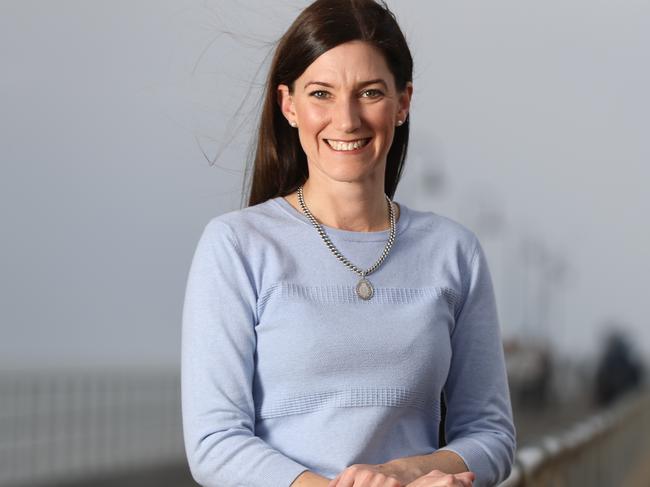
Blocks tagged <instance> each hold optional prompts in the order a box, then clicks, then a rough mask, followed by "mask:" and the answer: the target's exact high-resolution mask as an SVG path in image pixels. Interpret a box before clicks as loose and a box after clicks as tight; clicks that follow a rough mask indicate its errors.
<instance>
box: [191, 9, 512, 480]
mask: <svg viewBox="0 0 650 487" xmlns="http://www.w3.org/2000/svg"><path fill="white" fill-rule="evenodd" d="M412 95H413V60H412V57H411V53H410V51H409V47H408V45H407V43H406V40H405V38H404V35H403V33H402V31H401V30H400V28H399V26H398V24H397V22H396V20H395V17H394V15H393V14H392V13H391V12H390V11H389V9H388V7H387V6H386V5H385V4H383V3H379V2H376V1H373V0H318V1H316V2H314V3H312V4H311V5H309V6H308V7H307V8H306V9H305V10H303V11H302V12H301V13H300V15H299V16H298V17H297V19H296V20H295V21H294V23H293V24H292V25H291V27H290V28H289V30H288V31H287V32H286V33H285V34H284V36H283V37H282V38H281V40H280V41H279V44H278V46H277V49H276V51H275V56H274V58H273V61H272V65H271V67H270V73H269V76H268V81H267V84H266V92H265V95H264V99H263V106H262V113H261V119H260V121H259V130H258V136H257V151H256V154H255V158H254V163H253V168H252V173H251V174H252V175H251V177H250V191H249V205H248V207H246V208H244V209H241V210H238V211H234V212H230V213H227V214H224V215H221V216H218V217H216V218H214V219H213V220H211V221H210V222H209V223H208V224H207V226H206V227H205V229H204V232H203V234H202V236H201V238H200V240H199V243H198V246H197V249H196V252H195V255H194V258H193V262H192V266H191V270H190V273H189V277H188V282H187V290H186V297H185V303H184V309H183V336H182V407H183V428H184V437H185V445H186V451H187V456H188V461H189V465H190V469H191V472H192V474H193V476H194V478H195V479H196V481H197V482H198V483H200V484H201V485H204V486H214V487H217V486H218V487H235V486H238V487H240V486H246V487H285V486H286V487H288V486H290V485H291V486H294V487H298V486H310V487H317V486H322V487H401V486H409V487H439V486H456V487H469V486H471V485H474V486H477V487H485V486H492V485H496V484H497V483H499V482H500V481H501V480H503V479H505V478H506V477H507V476H508V474H509V472H510V469H511V465H512V462H513V456H514V451H515V429H514V426H513V421H512V411H511V405H510V397H509V391H508V384H507V379H506V372H505V365H504V357H503V347H502V343H501V337H500V330H499V324H498V319H497V311H496V306H495V299H494V293H493V288H492V283H491V278H490V274H489V270H488V266H487V263H486V258H485V254H484V252H483V250H482V248H481V245H480V243H479V242H478V240H477V238H476V236H475V235H474V234H473V233H472V232H471V231H470V230H468V229H466V228H465V227H463V226H461V225H460V224H458V223H456V222H454V221H452V220H450V219H447V218H445V217H443V216H440V215H437V214H435V213H431V212H422V211H416V210H414V209H411V208H408V207H407V206H405V205H404V204H400V203H397V202H395V201H393V197H394V194H395V191H396V189H397V185H398V183H399V180H400V176H401V174H402V171H403V168H404V163H405V159H406V155H407V147H408V140H409V125H410V115H409V114H410V108H411V101H412ZM441 395H442V397H443V398H444V402H445V406H446V420H445V425H444V426H445V431H444V432H445V437H446V441H447V444H446V445H445V446H444V447H443V446H442V445H440V444H439V437H438V429H439V425H440V411H441Z"/></svg>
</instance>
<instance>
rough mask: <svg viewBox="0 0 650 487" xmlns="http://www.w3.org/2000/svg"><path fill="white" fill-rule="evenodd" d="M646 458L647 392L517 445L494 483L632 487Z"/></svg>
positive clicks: (504, 486) (649, 434)
mask: <svg viewBox="0 0 650 487" xmlns="http://www.w3.org/2000/svg"><path fill="white" fill-rule="evenodd" d="M649 456H650V392H648V391H643V392H640V393H636V394H633V395H628V396H626V397H624V398H622V399H621V400H620V401H619V402H617V403H616V404H615V405H613V406H612V407H611V408H609V409H607V410H604V411H602V412H599V413H596V414H594V415H593V416H591V417H589V418H587V419H585V420H584V421H580V422H579V423H577V424H575V425H574V426H572V427H571V428H569V429H568V430H567V431H566V432H564V433H561V434H558V435H555V436H545V437H543V438H541V439H540V441H539V443H538V444H537V445H534V446H529V447H524V448H521V449H520V450H519V451H518V452H517V455H516V459H515V464H514V466H513V469H512V472H511V474H510V476H509V477H508V479H507V480H505V481H504V482H502V483H501V484H499V487H538V486H539V487H541V486H548V485H553V486H565V485H566V486H573V485H589V486H597V485H606V486H613V485H616V486H626V485H632V481H631V480H625V479H629V478H630V477H631V475H633V472H634V471H635V469H637V468H638V467H639V465H640V464H641V463H642V462H643V461H647V458H648V457H649Z"/></svg>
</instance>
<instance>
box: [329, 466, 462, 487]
mask: <svg viewBox="0 0 650 487" xmlns="http://www.w3.org/2000/svg"><path fill="white" fill-rule="evenodd" d="M405 485H406V482H402V481H401V480H400V478H399V473H398V472H397V471H395V470H394V469H392V468H391V467H390V465H388V464H380V465H366V464H356V465H351V466H349V467H348V468H346V469H345V470H343V471H342V472H341V473H340V474H338V475H337V476H336V477H335V478H334V479H333V480H332V481H331V482H330V483H329V485H328V486H327V487H404V486H405ZM426 485H428V484H422V485H421V486H417V487H425V486H426ZM440 485H446V484H440ZM450 485H451V484H450ZM470 486H471V484H470Z"/></svg>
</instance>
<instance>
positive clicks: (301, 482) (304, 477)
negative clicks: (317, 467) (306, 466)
mask: <svg viewBox="0 0 650 487" xmlns="http://www.w3.org/2000/svg"><path fill="white" fill-rule="evenodd" d="M329 483H330V479H328V478H325V477H321V476H320V475H317V474H315V473H313V472H310V471H309V470H305V471H304V472H303V473H301V474H300V475H298V477H296V480H294V481H293V482H292V483H291V487H327V485H328V484H329Z"/></svg>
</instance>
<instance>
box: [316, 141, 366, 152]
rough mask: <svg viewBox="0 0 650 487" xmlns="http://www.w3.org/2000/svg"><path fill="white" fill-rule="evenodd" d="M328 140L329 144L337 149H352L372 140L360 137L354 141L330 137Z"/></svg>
mask: <svg viewBox="0 0 650 487" xmlns="http://www.w3.org/2000/svg"><path fill="white" fill-rule="evenodd" d="M326 141H327V143H328V144H329V146H330V147H331V148H332V149H334V150H336V151H351V150H356V149H359V148H361V147H363V146H364V145H366V144H367V143H368V142H370V139H359V140H355V141H353V142H341V141H340V140H329V139H326Z"/></svg>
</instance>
